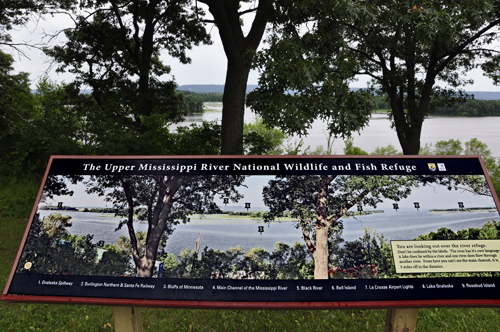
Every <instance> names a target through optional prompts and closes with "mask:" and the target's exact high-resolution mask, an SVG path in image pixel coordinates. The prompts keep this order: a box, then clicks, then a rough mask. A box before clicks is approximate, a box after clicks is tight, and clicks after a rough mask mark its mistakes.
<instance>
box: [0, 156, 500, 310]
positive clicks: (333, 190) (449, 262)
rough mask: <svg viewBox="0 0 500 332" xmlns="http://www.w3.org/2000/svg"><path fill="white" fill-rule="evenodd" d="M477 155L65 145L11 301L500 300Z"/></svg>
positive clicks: (495, 240)
mask: <svg viewBox="0 0 500 332" xmlns="http://www.w3.org/2000/svg"><path fill="white" fill-rule="evenodd" d="M499 206H500V204H499V202H498V198H497V197H496V195H495V193H494V191H492V186H491V182H490V180H489V178H488V176H487V173H486V171H485V168H484V164H483V162H482V160H481V159H480V157H478V156H462V157H460V156H422V157H420V156H413V157H407V156H404V157H403V156H402V157H393V156H391V157H383V156H377V157H375V156H259V157H257V156H185V157H184V156H157V157H135V156H134V157H131V156H126V157H82V156H55V157H52V158H51V160H50V163H49V166H48V169H47V172H46V176H45V178H44V181H43V183H42V186H41V189H40V192H39V195H38V198H37V201H36V204H35V207H34V209H33V212H32V215H31V218H30V221H29V223H28V227H27V230H26V233H25V236H24V239H23V241H22V243H21V247H20V249H19V253H18V256H17V258H16V262H15V264H14V267H13V270H12V273H11V275H10V278H9V280H8V282H7V285H6V287H5V290H4V292H3V294H2V300H8V301H43V302H61V303H96V304H114V305H131V306H174V307H175V306H182V307H218V308H221V307H226V308H260V307H262V308H332V307H390V306H395V305H397V306H436V305H462V306H463V305H483V306H486V305H487V306H496V305H500V236H499V230H500V215H499Z"/></svg>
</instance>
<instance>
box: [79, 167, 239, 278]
mask: <svg viewBox="0 0 500 332" xmlns="http://www.w3.org/2000/svg"><path fill="white" fill-rule="evenodd" d="M243 180H244V177H242V176H222V175H221V176H217V175H214V176H177V175H172V176H138V175H133V176H123V177H122V176H94V177H92V178H91V179H90V181H89V182H88V183H87V192H89V193H97V194H99V195H101V196H102V195H106V199H107V200H108V201H110V202H112V203H113V205H114V206H115V207H116V209H117V210H118V211H123V213H122V216H123V217H124V219H123V220H122V221H121V222H120V224H119V226H118V228H121V227H123V226H126V227H127V230H128V235H129V238H130V240H129V241H130V243H129V244H128V246H129V247H130V251H131V253H132V258H133V260H134V263H135V266H136V271H137V276H138V277H151V276H152V274H153V269H154V264H155V261H156V257H157V254H158V250H159V246H160V242H161V240H162V238H164V236H165V235H167V236H168V235H170V234H172V232H173V231H174V226H175V225H178V224H179V223H181V222H183V223H186V222H188V221H189V214H191V213H203V212H207V211H218V207H217V205H216V203H215V202H214V198H215V196H216V195H220V196H221V197H227V198H230V199H231V200H232V201H237V200H238V199H239V198H241V197H242V196H241V195H240V194H239V193H238V192H237V190H236V188H237V187H238V186H240V185H241V184H242V183H243ZM141 207H146V209H147V213H146V214H141V215H142V216H144V219H145V221H147V223H148V230H147V233H146V239H145V241H143V243H142V245H143V247H142V248H140V246H139V244H140V241H139V239H138V238H137V234H136V232H135V228H134V222H136V221H138V220H137V218H136V217H135V214H136V212H137V209H138V208H141Z"/></svg>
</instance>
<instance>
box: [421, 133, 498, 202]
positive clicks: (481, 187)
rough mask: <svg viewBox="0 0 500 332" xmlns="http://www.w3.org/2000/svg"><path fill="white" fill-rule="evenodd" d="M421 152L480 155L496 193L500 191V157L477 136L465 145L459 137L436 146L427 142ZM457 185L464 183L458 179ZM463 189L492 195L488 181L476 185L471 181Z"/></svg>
mask: <svg viewBox="0 0 500 332" xmlns="http://www.w3.org/2000/svg"><path fill="white" fill-rule="evenodd" d="M420 153H421V154H425V155H460V154H464V155H479V156H481V157H482V159H483V161H484V166H485V167H486V170H487V171H488V174H489V176H490V179H491V182H492V184H493V188H494V189H495V192H496V195H498V194H499V193H500V159H498V158H495V157H493V156H492V155H491V151H490V150H489V149H488V145H487V144H486V143H483V142H481V141H480V140H478V139H477V138H472V139H470V140H469V141H467V142H465V143H464V146H462V142H461V141H460V140H459V139H450V140H448V141H438V142H436V144H435V146H434V148H433V147H432V144H431V145H427V144H426V146H425V147H424V148H422V151H421V152H420ZM457 185H459V186H462V185H463V183H461V181H457ZM462 189H463V190H469V191H472V192H474V193H476V194H478V195H485V196H491V195H492V192H491V191H490V188H489V186H488V184H487V183H486V182H479V183H477V184H476V185H472V183H471V182H469V183H467V185H466V187H465V188H462Z"/></svg>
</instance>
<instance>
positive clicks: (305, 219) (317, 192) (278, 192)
mask: <svg viewBox="0 0 500 332" xmlns="http://www.w3.org/2000/svg"><path fill="white" fill-rule="evenodd" d="M420 184H421V183H420V181H419V180H418V178H417V177H416V176H343V175H316V176H312V175H286V176H277V177H276V179H275V180H271V181H269V184H268V185H267V186H266V187H264V189H263V197H264V203H265V204H266V206H268V207H269V211H268V213H267V214H266V215H265V217H264V220H265V221H266V222H271V221H274V220H275V219H277V218H280V217H283V216H284V215H285V212H287V211H288V212H291V217H293V218H297V219H298V224H297V228H300V230H301V231H302V235H303V238H304V242H305V244H306V246H307V248H308V249H309V251H310V252H311V253H312V254H313V257H314V279H328V268H329V266H328V263H329V262H328V260H329V256H330V255H329V254H330V253H329V243H328V238H329V235H331V234H329V233H331V232H332V231H333V232H339V231H340V230H341V229H342V220H340V218H342V216H343V215H345V214H346V212H347V211H349V209H350V208H352V207H353V206H355V205H357V204H362V205H364V206H372V207H376V206H377V204H378V203H380V202H382V201H383V200H384V199H391V200H394V201H399V200H400V199H403V198H406V197H408V196H409V195H410V193H411V190H412V188H416V187H418V186H419V185H420Z"/></svg>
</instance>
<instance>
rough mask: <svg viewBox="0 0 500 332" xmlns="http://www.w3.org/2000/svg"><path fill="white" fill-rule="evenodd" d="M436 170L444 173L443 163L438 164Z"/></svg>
mask: <svg viewBox="0 0 500 332" xmlns="http://www.w3.org/2000/svg"><path fill="white" fill-rule="evenodd" d="M438 169H439V170H440V171H441V172H446V166H445V165H444V164H443V163H438Z"/></svg>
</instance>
